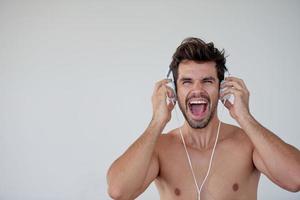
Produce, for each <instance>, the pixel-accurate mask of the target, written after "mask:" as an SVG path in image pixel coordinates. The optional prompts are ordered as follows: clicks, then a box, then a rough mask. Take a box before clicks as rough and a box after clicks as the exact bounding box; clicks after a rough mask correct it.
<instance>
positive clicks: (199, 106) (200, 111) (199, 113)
mask: <svg viewBox="0 0 300 200" xmlns="http://www.w3.org/2000/svg"><path fill="white" fill-rule="evenodd" d="M208 105H209V101H208V100H207V99H204V98H193V99H190V100H189V101H188V108H189V111H190V113H191V114H192V117H193V119H195V120H201V119H202V118H203V117H204V116H205V115H206V113H207V112H208Z"/></svg>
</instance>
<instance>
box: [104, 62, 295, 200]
mask: <svg viewBox="0 0 300 200" xmlns="http://www.w3.org/2000/svg"><path fill="white" fill-rule="evenodd" d="M178 74H179V77H178V79H177V99H178V103H179V106H180V108H181V111H182V112H183V113H185V115H186V117H187V119H188V120H186V121H185V122H184V124H183V125H182V126H181V129H182V133H183V137H184V139H185V142H186V145H187V149H188V152H189V155H190V157H191V160H192V166H193V169H194V171H195V175H196V178H197V181H198V185H201V183H202V181H203V179H204V177H205V175H206V172H207V169H208V164H209V159H210V155H211V153H212V148H213V144H214V141H215V138H216V133H217V126H218V123H219V119H218V116H217V112H216V110H217V105H218V102H219V101H218V99H219V98H220V97H221V98H222V97H223V96H226V95H228V94H231V95H233V96H234V98H235V101H234V104H231V103H230V102H229V101H226V102H225V107H226V108H227V109H228V110H229V113H230V115H231V116H232V117H233V118H234V119H235V120H236V121H237V123H238V124H239V126H240V128H239V127H236V126H233V125H229V124H225V123H221V128H220V136H219V140H218V144H217V147H216V150H215V157H214V160H213V163H212V168H211V172H210V175H209V177H208V179H207V181H206V183H205V185H204V187H203V190H202V192H201V199H202V200H214V199H218V200H219V199H220V200H222V199H224V200H225V199H240V200H243V199H245V200H255V199H256V198H257V197H256V196H257V195H256V194H257V186H258V181H259V177H260V173H264V174H265V175H266V176H267V177H268V178H269V179H271V180H272V181H273V182H274V183H275V184H277V185H279V186H280V187H282V188H284V189H286V190H288V191H292V192H297V191H299V189H300V152H299V150H298V149H296V148H295V147H293V146H291V145H289V144H287V143H285V142H284V141H282V140H281V139H280V138H279V137H277V136H276V135H275V134H274V133H272V132H270V131H269V130H267V129H266V128H264V127H263V126H262V125H260V124H259V123H258V122H257V121H256V120H255V119H254V117H253V116H252V115H251V114H250V111H249V91H248V90H247V88H246V86H245V84H244V82H243V81H242V80H241V79H238V78H236V77H229V78H227V79H226V81H225V83H224V84H222V85H221V88H224V89H225V90H224V92H222V93H221V94H220V93H219V89H220V88H219V80H218V78H217V72H216V68H215V63H214V62H203V63H197V62H194V61H184V62H181V63H180V64H179V73H178ZM187 80H188V81H187ZM207 80H209V81H207ZM167 83H168V80H161V81H159V82H157V83H156V85H155V87H154V92H153V95H152V105H153V117H152V120H151V122H150V124H149V126H148V127H147V129H146V130H145V132H144V133H142V135H141V136H140V137H139V138H138V139H137V140H136V141H135V142H134V143H133V144H132V145H131V146H130V147H129V148H128V149H127V150H126V151H125V153H124V154H123V155H121V156H120V157H119V158H118V159H117V160H116V161H115V162H114V163H113V164H112V165H111V167H110V169H109V170H108V174H107V180H108V193H109V195H110V196H111V197H112V198H113V199H135V198H136V197H137V196H139V195H140V194H141V193H142V192H143V191H144V190H145V189H146V188H147V187H148V186H149V184H150V183H151V182H153V181H155V184H156V186H157V188H158V191H159V194H160V199H161V200H174V199H196V197H197V190H196V187H195V184H194V180H193V177H192V174H191V171H190V168H189V165H188V162H187V157H186V154H185V151H184V148H183V144H182V141H181V139H180V135H179V129H178V128H177V129H174V130H172V131H170V132H169V133H167V134H161V133H162V131H163V129H164V127H165V126H166V124H167V123H168V122H169V120H170V119H171V111H172V110H173V108H174V105H173V104H171V103H169V104H167V103H166V102H167V101H166V96H169V97H171V96H173V95H174V94H173V92H172V90H171V88H169V87H168V86H167ZM202 95H205V96H207V97H208V98H209V99H210V102H211V107H210V109H209V112H207V113H206V116H204V117H203V119H199V120H193V116H192V114H191V113H190V111H189V110H188V109H187V107H186V100H187V99H189V98H190V97H191V96H193V97H200V96H202ZM209 115H210V120H208V123H207V124H206V125H205V126H203V128H193V127H192V126H191V125H190V123H191V121H192V122H193V123H194V124H202V125H203V123H204V121H205V120H206V119H208V117H209ZM187 121H189V122H190V123H188V122H187Z"/></svg>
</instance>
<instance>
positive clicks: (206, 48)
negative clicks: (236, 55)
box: [169, 37, 227, 88]
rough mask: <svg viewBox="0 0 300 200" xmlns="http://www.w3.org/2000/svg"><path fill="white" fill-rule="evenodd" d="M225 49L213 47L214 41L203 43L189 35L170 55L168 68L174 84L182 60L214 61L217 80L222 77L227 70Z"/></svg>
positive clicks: (220, 79)
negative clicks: (171, 55) (170, 59)
mask: <svg viewBox="0 0 300 200" xmlns="http://www.w3.org/2000/svg"><path fill="white" fill-rule="evenodd" d="M224 54H225V51H224V49H222V50H221V51H219V50H218V49H217V48H215V46H214V43H212V42H209V43H205V42H204V41H203V40H201V39H199V38H194V37H189V38H186V39H184V40H183V41H182V43H181V44H180V46H179V47H177V49H176V51H175V53H174V54H173V57H172V62H171V64H170V66H169V67H170V70H172V73H173V78H174V82H175V87H176V88H177V86H176V81H177V78H178V66H179V64H180V63H181V62H182V61H185V60H192V61H196V62H209V61H213V62H215V63H216V70H217V75H218V79H219V82H221V81H222V80H223V79H224V73H225V71H227V68H226V66H225V63H226V58H225V55H224Z"/></svg>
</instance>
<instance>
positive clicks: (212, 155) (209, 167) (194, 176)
mask: <svg viewBox="0 0 300 200" xmlns="http://www.w3.org/2000/svg"><path fill="white" fill-rule="evenodd" d="M225 101H226V100H225ZM223 110H224V107H223V109H222V113H223ZM175 115H176V119H177V122H178V124H179V118H178V113H177V109H176V106H175ZM220 126H221V121H219V124H218V130H217V136H216V140H215V143H214V147H213V150H212V153H211V156H210V161H209V165H208V170H207V173H206V176H205V178H204V180H203V182H202V184H201V186H200V188H199V186H198V182H197V179H196V175H195V173H194V169H193V166H192V162H191V158H190V155H189V153H188V151H187V147H186V144H185V140H184V138H183V134H182V130H181V127H179V132H180V136H181V140H182V143H183V147H184V150H185V153H186V156H187V159H188V163H189V166H190V169H191V172H192V175H193V179H194V182H195V186H196V189H197V200H200V199H201V196H200V194H201V191H202V188H203V186H204V184H205V182H206V179H207V177H208V175H209V172H210V169H211V165H212V161H213V157H214V154H215V149H216V146H217V143H218V138H219V133H220Z"/></svg>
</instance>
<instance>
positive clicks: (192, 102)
mask: <svg viewBox="0 0 300 200" xmlns="http://www.w3.org/2000/svg"><path fill="white" fill-rule="evenodd" d="M190 104H206V101H201V100H198V101H190Z"/></svg>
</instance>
